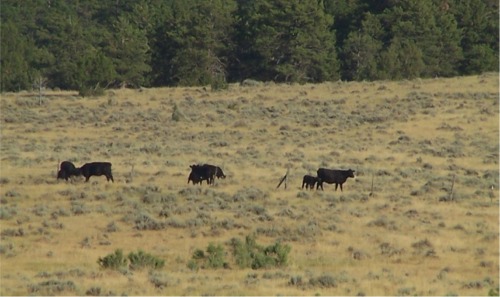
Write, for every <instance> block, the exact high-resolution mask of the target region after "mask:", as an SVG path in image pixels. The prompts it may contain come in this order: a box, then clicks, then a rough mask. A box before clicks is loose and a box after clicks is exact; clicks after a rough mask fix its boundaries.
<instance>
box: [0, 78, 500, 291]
mask: <svg viewBox="0 0 500 297" xmlns="http://www.w3.org/2000/svg"><path fill="white" fill-rule="evenodd" d="M498 88H499V86H498V74H497V73H492V74H485V75H481V76H470V77H459V78H449V79H444V78H443V79H430V80H414V81H401V82H364V83H358V82H349V83H346V82H332V83H324V84H319V85H275V84H256V85H253V86H239V85H231V86H230V88H229V89H228V90H226V91H223V92H211V91H210V90H206V89H205V88H162V89H142V90H140V91H138V90H116V91H109V92H108V93H107V94H106V96H104V97H99V98H80V97H78V96H77V95H76V94H75V93H72V92H47V93H46V94H45V97H44V98H43V100H42V104H39V100H38V98H37V97H36V96H35V95H34V94H29V93H15V94H10V93H8V94H2V96H1V115H0V116H1V126H0V127H1V167H0V169H1V171H0V184H1V187H0V189H1V190H0V199H1V200H0V202H1V204H0V224H1V225H0V226H1V243H0V260H1V267H0V268H1V269H0V274H1V275H0V276H1V279H0V281H1V285H0V294H1V295H40V294H55V295H85V294H92V295H105V294H113V295H118V294H127V295H315V294H319V295H364V294H366V295H415V294H416V295H448V294H458V295H488V294H492V293H496V294H498V286H499V283H498V279H499V248H498V247H499V216H498V210H499V209H498V207H499V197H498V185H499V181H498V177H499V170H498V168H499V167H498V152H499V117H498V114H499V106H498V97H499V94H498ZM64 160H69V161H72V162H73V163H75V165H77V166H81V165H83V164H84V163H86V162H91V161H109V162H112V163H113V175H114V178H115V182H114V183H108V182H106V178H105V177H103V176H101V177H91V178H90V182H88V183H85V182H84V180H83V179H82V178H76V179H75V180H73V181H71V182H65V181H61V180H59V181H58V180H56V178H55V176H56V172H57V166H58V164H59V163H60V162H61V161H64ZM195 163H211V164H216V165H219V166H220V167H222V169H223V170H224V172H225V174H226V175H227V178H226V179H224V180H223V179H220V180H217V181H216V184H215V185H214V186H207V185H206V184H203V185H202V186H199V185H196V186H193V185H191V184H189V185H188V184H187V177H188V175H189V172H190V168H189V165H191V164H195ZM319 167H327V168H341V169H348V168H351V169H354V170H356V173H357V177H356V178H355V179H348V180H347V182H346V183H345V184H344V191H343V192H340V189H339V190H338V191H335V190H334V185H328V184H325V185H324V187H325V189H324V191H315V190H313V191H305V190H302V189H301V188H300V186H301V182H302V176H303V175H304V174H312V175H315V173H316V170H317V169H318V168H319ZM287 171H288V172H289V174H288V180H287V188H286V189H284V188H283V187H281V188H280V189H276V185H277V183H278V182H279V180H280V178H281V177H282V176H283V175H284V174H285V173H286V172H287ZM372 182H373V183H372ZM452 185H453V191H451V189H452ZM247 236H255V240H256V242H257V243H258V244H259V245H261V246H269V245H273V244H275V243H281V244H282V245H287V246H289V247H290V248H291V251H290V253H289V254H288V262H287V263H286V265H281V266H279V265H274V266H271V267H267V268H261V269H251V268H240V267H239V266H238V263H237V262H236V259H235V257H234V256H233V249H232V244H231V243H234V240H238V239H239V240H242V241H245V238H246V237H247ZM210 244H213V245H214V246H217V245H219V246H220V247H222V248H223V256H224V259H223V260H224V262H226V263H225V265H224V267H223V268H217V269H215V268H209V267H205V268H203V267H201V266H203V265H198V266H196V265H193V263H194V262H193V261H195V260H194V259H193V258H192V257H193V254H196V252H197V250H202V251H204V252H206V250H207V247H208V246H209V245H210ZM118 249H121V250H123V253H124V254H125V255H128V254H129V253H131V252H137V251H138V250H142V251H144V252H146V253H148V254H151V255H153V256H154V257H156V259H161V260H164V261H165V265H164V266H163V267H161V268H159V269H156V270H150V269H148V268H145V269H131V268H130V267H125V268H120V269H105V268H102V267H100V266H99V264H98V259H99V258H104V257H105V256H107V255H110V254H113V253H114V252H115V251H116V250H118Z"/></svg>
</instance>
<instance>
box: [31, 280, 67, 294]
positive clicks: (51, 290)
mask: <svg viewBox="0 0 500 297" xmlns="http://www.w3.org/2000/svg"><path fill="white" fill-rule="evenodd" d="M75 289H76V286H75V284H74V283H73V282H72V281H62V280H48V281H44V282H41V283H38V284H36V285H29V287H28V290H29V292H30V293H34V294H36V295H60V294H61V293H62V292H64V291H74V290H75ZM70 295H71V294H70Z"/></svg>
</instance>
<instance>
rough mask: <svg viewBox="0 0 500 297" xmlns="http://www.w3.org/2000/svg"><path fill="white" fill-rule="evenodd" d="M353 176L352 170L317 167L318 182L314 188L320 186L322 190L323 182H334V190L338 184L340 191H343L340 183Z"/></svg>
mask: <svg viewBox="0 0 500 297" xmlns="http://www.w3.org/2000/svg"><path fill="white" fill-rule="evenodd" d="M349 177H354V170H352V169H348V170H332V169H326V168H320V169H318V178H319V181H318V184H317V186H316V189H319V187H321V190H323V182H326V183H327V184H335V191H337V187H338V186H339V185H340V191H342V192H343V189H342V184H343V183H345V182H346V180H347V178H349Z"/></svg>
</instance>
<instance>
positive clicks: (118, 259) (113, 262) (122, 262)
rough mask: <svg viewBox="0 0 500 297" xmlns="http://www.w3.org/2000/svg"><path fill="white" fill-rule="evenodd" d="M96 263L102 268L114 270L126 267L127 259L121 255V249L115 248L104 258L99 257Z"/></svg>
mask: <svg viewBox="0 0 500 297" xmlns="http://www.w3.org/2000/svg"><path fill="white" fill-rule="evenodd" d="M97 263H98V264H99V266H101V267H102V268H109V269H116V270H118V269H121V268H125V267H127V259H126V258H125V256H124V255H123V251H122V250H121V249H117V250H116V251H115V252H114V253H113V254H109V255H107V256H105V257H104V258H101V257H99V260H97Z"/></svg>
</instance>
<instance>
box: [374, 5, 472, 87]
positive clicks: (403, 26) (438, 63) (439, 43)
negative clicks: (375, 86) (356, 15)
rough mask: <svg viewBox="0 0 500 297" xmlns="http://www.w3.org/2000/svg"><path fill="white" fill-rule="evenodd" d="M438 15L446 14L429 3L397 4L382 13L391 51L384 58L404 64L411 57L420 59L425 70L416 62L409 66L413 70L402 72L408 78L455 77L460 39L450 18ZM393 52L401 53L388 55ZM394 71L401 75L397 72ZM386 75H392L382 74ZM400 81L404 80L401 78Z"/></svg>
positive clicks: (459, 55) (459, 53) (459, 56)
mask: <svg viewBox="0 0 500 297" xmlns="http://www.w3.org/2000/svg"><path fill="white" fill-rule="evenodd" d="M442 14H446V12H443V11H442V10H440V9H439V8H438V7H437V6H436V5H435V4H434V3H433V1H432V0H401V1H397V2H395V4H394V6H392V7H391V8H389V9H386V10H385V11H384V13H383V14H382V16H381V17H382V19H383V23H384V24H386V26H387V30H388V32H389V33H390V35H391V36H392V37H391V39H393V40H391V42H390V44H391V46H392V48H389V50H388V51H387V52H386V55H385V56H386V58H389V57H399V59H403V60H405V59H406V58H409V57H411V56H414V57H415V58H416V57H420V56H421V59H422V61H423V63H424V65H425V67H423V69H422V68H421V67H420V66H419V65H420V63H419V62H418V61H416V62H415V63H409V64H411V65H413V66H415V67H417V68H415V69H410V70H407V71H405V72H406V73H408V74H411V76H414V75H422V76H424V77H433V76H450V75H454V74H456V73H457V65H458V63H457V62H458V61H459V60H460V59H461V57H462V55H461V50H460V47H459V42H460V35H459V31H458V30H457V26H456V23H455V22H454V20H453V19H452V17H451V15H442ZM395 49H397V50H401V51H402V52H401V53H399V54H398V53H395V52H392V51H394V50H395ZM399 62H401V61H399ZM403 64H405V63H403ZM394 65H397V63H395V64H394ZM400 70H402V69H400ZM394 71H395V72H396V73H399V74H403V73H404V72H401V71H399V70H397V69H395V70H394ZM390 72H392V71H391V70H389V71H388V72H387V71H386V73H390ZM390 77H391V76H390ZM403 77H404V78H405V76H404V75H403Z"/></svg>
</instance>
